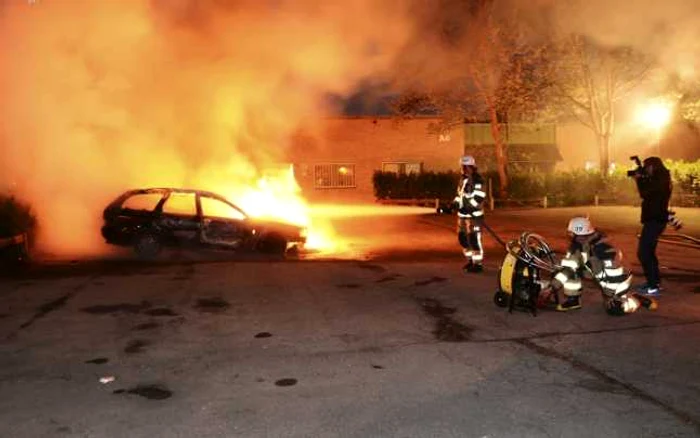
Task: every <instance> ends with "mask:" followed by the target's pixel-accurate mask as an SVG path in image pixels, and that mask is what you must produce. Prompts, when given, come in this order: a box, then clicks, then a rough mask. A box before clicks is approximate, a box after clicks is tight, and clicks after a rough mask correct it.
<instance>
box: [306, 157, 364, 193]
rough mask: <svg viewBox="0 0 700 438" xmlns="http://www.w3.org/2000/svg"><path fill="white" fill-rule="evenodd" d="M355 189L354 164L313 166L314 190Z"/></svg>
mask: <svg viewBox="0 0 700 438" xmlns="http://www.w3.org/2000/svg"><path fill="white" fill-rule="evenodd" d="M351 187H355V165H354V164H345V163H343V164H330V163H328V164H316V165H314V188H316V189H344V188H351Z"/></svg>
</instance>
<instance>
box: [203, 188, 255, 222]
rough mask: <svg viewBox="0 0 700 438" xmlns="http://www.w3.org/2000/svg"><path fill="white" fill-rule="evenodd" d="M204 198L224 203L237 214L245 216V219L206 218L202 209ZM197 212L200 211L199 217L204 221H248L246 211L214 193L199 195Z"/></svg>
mask: <svg viewBox="0 0 700 438" xmlns="http://www.w3.org/2000/svg"><path fill="white" fill-rule="evenodd" d="M202 198H209V199H213V200H215V201H219V202H223V203H224V204H226V205H228V206H229V207H231V208H233V209H234V210H236V211H237V212H239V213H240V214H241V216H243V219H236V218H227V217H217V216H206V215H205V214H204V209H203V208H202ZM197 210H198V211H199V217H200V218H201V219H202V220H204V219H215V220H231V221H237V222H246V221H247V220H248V217H249V216H248V215H247V214H246V212H245V211H243V210H242V209H241V208H239V207H238V206H237V205H235V204H234V203H232V202H230V201H228V200H227V199H226V198H224V197H222V196H218V195H215V194H212V193H197Z"/></svg>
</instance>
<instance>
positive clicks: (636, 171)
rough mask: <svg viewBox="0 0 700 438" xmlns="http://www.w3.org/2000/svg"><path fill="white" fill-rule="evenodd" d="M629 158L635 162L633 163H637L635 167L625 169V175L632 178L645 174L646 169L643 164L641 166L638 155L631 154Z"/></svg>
mask: <svg viewBox="0 0 700 438" xmlns="http://www.w3.org/2000/svg"><path fill="white" fill-rule="evenodd" d="M630 160H632V161H634V162H635V164H636V165H637V168H636V169H632V170H628V171H627V176H628V177H629V178H634V177H636V176H639V177H645V176H647V174H646V171H645V170H644V166H642V161H641V160H640V159H639V157H638V156H637V155H633V156H631V157H630Z"/></svg>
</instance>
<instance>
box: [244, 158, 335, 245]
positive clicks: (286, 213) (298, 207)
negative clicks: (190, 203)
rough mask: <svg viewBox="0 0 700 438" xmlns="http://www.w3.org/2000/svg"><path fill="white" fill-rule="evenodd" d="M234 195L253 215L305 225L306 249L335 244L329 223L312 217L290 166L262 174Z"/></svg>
mask: <svg viewBox="0 0 700 438" xmlns="http://www.w3.org/2000/svg"><path fill="white" fill-rule="evenodd" d="M232 198H233V197H232ZM233 199H236V202H237V203H238V205H240V207H241V208H242V209H243V210H244V211H245V212H246V213H248V214H249V215H251V216H252V217H256V218H264V219H274V220H278V221H281V222H287V223H291V224H294V225H299V226H302V227H305V228H306V229H307V240H306V245H305V248H306V249H313V250H321V251H332V250H334V249H335V248H336V247H337V242H336V241H335V240H336V239H335V233H334V232H333V229H332V228H331V227H330V225H329V224H325V226H323V225H319V221H318V220H312V217H311V207H310V205H309V204H308V203H307V202H306V201H305V200H304V198H303V197H302V195H301V188H300V187H299V185H298V184H297V182H296V179H295V178H294V168H293V167H292V166H289V168H288V169H286V170H283V171H282V172H279V173H278V174H277V175H265V176H263V177H261V178H260V179H259V180H258V181H257V186H254V187H247V188H245V189H244V190H243V194H242V195H241V196H239V197H237V198H233Z"/></svg>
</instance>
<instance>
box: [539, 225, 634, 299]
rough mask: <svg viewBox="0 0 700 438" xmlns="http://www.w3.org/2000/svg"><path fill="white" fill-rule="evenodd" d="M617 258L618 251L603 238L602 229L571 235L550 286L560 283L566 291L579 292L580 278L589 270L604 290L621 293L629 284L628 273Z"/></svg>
mask: <svg viewBox="0 0 700 438" xmlns="http://www.w3.org/2000/svg"><path fill="white" fill-rule="evenodd" d="M619 260H620V258H619V257H618V251H617V250H616V249H615V248H614V247H613V246H612V245H611V244H610V243H609V242H607V241H606V238H605V235H604V234H603V233H601V232H598V231H596V232H594V233H593V234H591V235H589V236H575V237H574V238H573V239H572V241H571V244H570V245H569V249H568V251H567V252H566V256H565V257H564V258H563V259H562V261H561V266H562V269H561V270H560V271H559V272H557V273H556V274H555V275H554V280H553V283H554V286H555V287H563V288H564V293H565V294H566V295H569V296H575V295H580V294H581V289H582V288H583V285H582V284H581V279H582V278H583V275H584V273H585V272H587V271H589V270H590V273H591V274H592V275H593V276H594V277H595V278H594V280H595V281H597V282H598V284H600V286H601V287H602V288H603V289H604V290H605V292H606V293H607V294H609V295H621V294H624V293H625V292H627V290H628V289H629V287H630V283H631V282H632V275H631V274H630V273H629V271H627V270H626V269H625V268H624V267H623V266H621V265H620V262H619ZM557 283H558V284H557Z"/></svg>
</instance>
